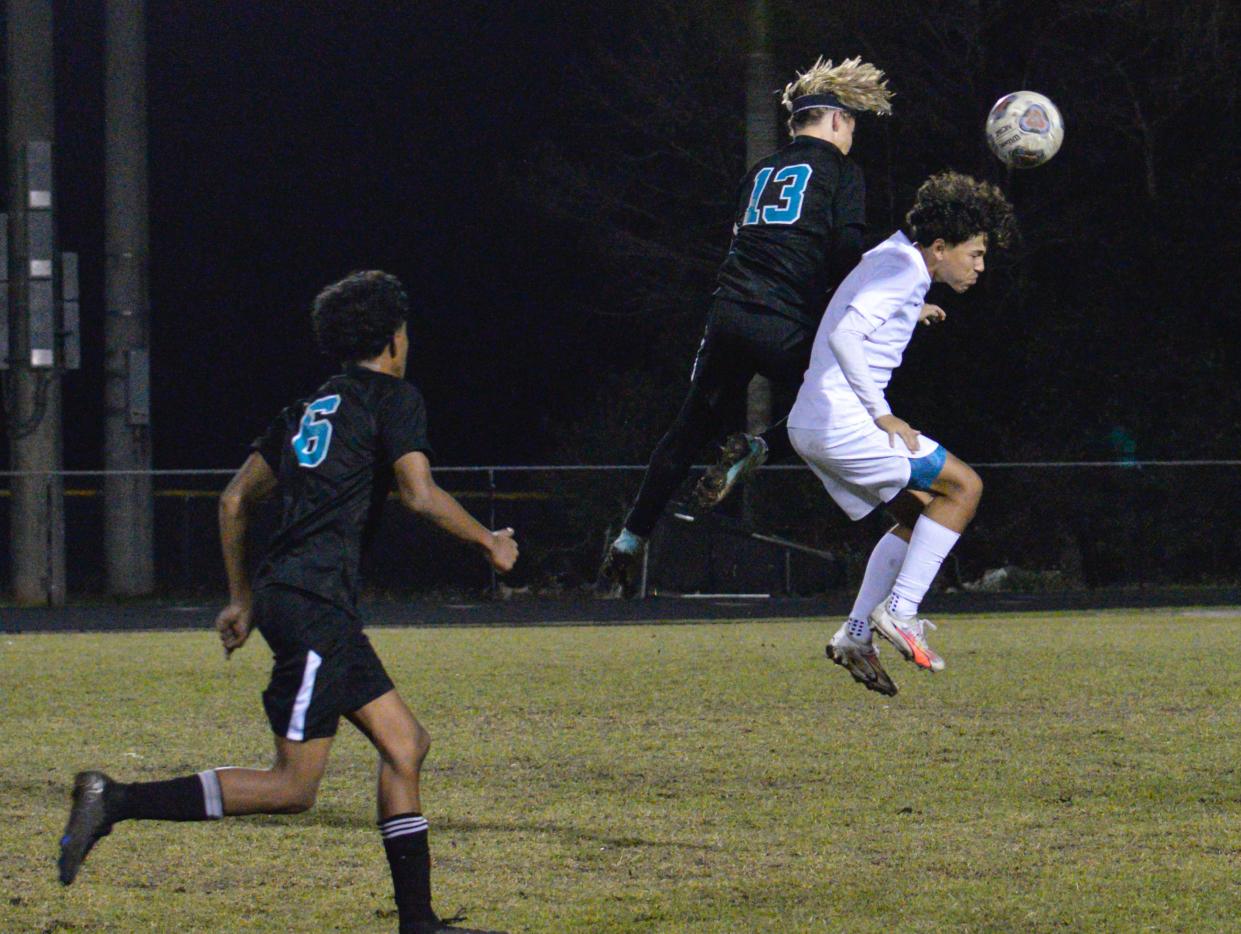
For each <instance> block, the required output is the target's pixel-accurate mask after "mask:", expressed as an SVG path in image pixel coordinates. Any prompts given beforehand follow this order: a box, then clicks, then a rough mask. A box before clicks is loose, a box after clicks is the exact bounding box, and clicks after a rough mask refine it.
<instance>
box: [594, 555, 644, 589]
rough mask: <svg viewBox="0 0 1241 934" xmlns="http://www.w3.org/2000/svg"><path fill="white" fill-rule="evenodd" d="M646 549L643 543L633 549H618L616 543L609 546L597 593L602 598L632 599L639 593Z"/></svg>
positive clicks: (601, 568) (600, 573)
mask: <svg viewBox="0 0 1241 934" xmlns="http://www.w3.org/2000/svg"><path fill="white" fill-rule="evenodd" d="M645 549H646V544H645V542H643V543H642V544H640V545H638V546H637V547H636V548H633V549H624V548H618V547H617V546H616V542H613V543H612V544H611V545H609V546H608V553H607V555H606V556H604V559H603V564H602V566H601V567H600V568H599V579H598V581H597V582H596V583H595V593H596V594H597V595H598V596H600V597H609V598H613V599H615V598H618V597H619V598H623V599H626V600H628V599H630V598H631V597H634V596H636V595H637V593H638V588H639V587H640V586H641V583H642V555H643V552H644V551H645Z"/></svg>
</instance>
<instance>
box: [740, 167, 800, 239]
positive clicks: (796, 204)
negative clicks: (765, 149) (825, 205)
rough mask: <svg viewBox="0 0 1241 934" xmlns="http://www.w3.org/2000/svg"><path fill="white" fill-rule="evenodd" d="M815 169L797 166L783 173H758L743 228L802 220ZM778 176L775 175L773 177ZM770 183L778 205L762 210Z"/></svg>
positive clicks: (775, 171)
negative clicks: (807, 189)
mask: <svg viewBox="0 0 1241 934" xmlns="http://www.w3.org/2000/svg"><path fill="white" fill-rule="evenodd" d="M813 171H814V170H813V169H811V168H810V166H808V165H806V164H805V163H804V162H803V163H799V164H797V165H786V166H785V167H784V168H782V169H780V170H778V171H777V170H776V169H773V168H772V167H771V166H766V167H764V168H761V169H759V170H758V174H757V175H755V176H754V190H753V191H752V192H750V205H749V207H747V208H746V211H745V220H744V221H742V226H748V225H750V224H757V223H760V222H761V223H764V224H795V223H797V221H798V219H799V218H800V217H801V205H802V201H803V200H805V197H806V186H807V185H808V184H809V182H810V176H811V175H812V174H813ZM773 172H774V173H775V174H774V175H773V174H772V173H773ZM768 182H771V185H772V189H773V190H774V191H775V194H776V198H777V203H775V204H767V205H764V206H763V207H761V208H760V207H759V203H760V202H761V201H762V200H763V191H764V189H765V188H766V187H767V183H768Z"/></svg>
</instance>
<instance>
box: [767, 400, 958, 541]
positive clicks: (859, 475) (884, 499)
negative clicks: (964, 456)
mask: <svg viewBox="0 0 1241 934" xmlns="http://www.w3.org/2000/svg"><path fill="white" fill-rule="evenodd" d="M789 440H790V441H792V442H793V449H794V450H795V451H796V452H797V453H798V454H800V455H801V459H802V460H804V461H805V462H806V463H807V464H809V465H810V469H811V470H813V471H814V473H815V476H817V477H818V478H819V479H820V480H821V481H823V487H824V489H826V490H827V492H828V493H829V494H830V495H831V497H832V499H834V500H835V501H836V505H838V506H839V507H840V508H841V509H843V510H844V511H845V512H846V513H847V514H848V516H849V518H850V519H853V520H854V521H857V520H858V519H862V518H865V517H866V516H868V515H870V513H871V512H873V511H874V509H875V507H876V506H882V505H883V504H885V503H890V502H892V500H893V499H895V498H896V496H897V494H898V493H900V492H901V490H904V489H914V490H929V489H930V487H931V484H932V483H934V482H935V479H936V478H937V477H938V476H939V472H940V471H941V470H942V469H943V466H944V459H945V458H946V457H947V456H948V452H947V451H945V450H944V448H943V447H942V446H941V445H940V444H939V443H938V442H937V441H933V440H932V439H930V438H928V437H926V435H919V436H918V450H917V452H916V453H915V452H912V451H910V450H909V448H908V447H906V446H905V442H904V441H902V440H901V439H900V438H899V437H898V438H897V439H896V446H895V447H893V446H892V445H891V444H889V442H888V433H887V432H886V431H884V430H883V429H881V428H880V427H879V426H878V425H875V424H874V423H873V422H872V423H869V424H863V425H859V426H858V427H857V428H856V429H849V430H846V431H830V432H829V431H822V430H819V429H817V428H790V429H789Z"/></svg>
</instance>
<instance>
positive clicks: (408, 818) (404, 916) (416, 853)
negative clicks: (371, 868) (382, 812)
mask: <svg viewBox="0 0 1241 934" xmlns="http://www.w3.org/2000/svg"><path fill="white" fill-rule="evenodd" d="M379 832H380V833H381V834H383V841H384V852H385V853H387V854H388V866H389V867H391V869H392V888H393V891H394V892H395V894H396V910H397V917H398V919H399V920H400V921H401V923H402V924H409V923H412V922H414V921H422V920H425V919H428V918H432V917H434V914H433V912H432V911H431V849H430V847H429V846H428V845H427V820H426V818H425V817H423V816H422V815H421V814H397V815H395V816H393V817H389V818H387V819H386V820H382V821H380V822H379Z"/></svg>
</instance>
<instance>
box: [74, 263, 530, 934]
mask: <svg viewBox="0 0 1241 934" xmlns="http://www.w3.org/2000/svg"><path fill="white" fill-rule="evenodd" d="M408 306H409V303H408V299H407V298H406V295H405V292H404V290H403V288H402V286H401V283H400V282H399V281H397V279H395V278H394V277H393V276H390V275H387V274H386V273H382V272H360V273H354V274H353V275H351V276H348V277H347V278H345V279H342V280H341V281H340V282H337V283H335V284H334V285H331V286H329V287H328V288H326V289H324V290H323V292H321V293H320V294H319V296H318V297H317V298H316V299H315V303H314V310H313V315H312V317H313V324H314V330H315V336H316V338H317V340H318V342H319V345H320V347H321V348H322V349H323V351H324V352H325V353H327V354H328V355H329V356H331V357H332V358H333V359H335V360H340V361H343V362H344V364H345V367H344V372H343V373H341V374H340V375H338V376H334V377H332V378H331V379H329V380H328V381H327V382H326V383H324V384H323V385H322V386H321V387H320V388H319V390H318V391H317V392H316V393H315V394H314V395H313V396H312V397H310V398H309V399H307V400H305V401H303V402H300V403H298V404H296V405H293V406H290V407H289V408H287V409H285V410H284V412H282V413H281V414H280V415H279V416H278V417H277V418H276V420H275V421H274V422H272V424H271V426H270V427H269V428H268V430H267V432H266V433H265V434H264V435H263V436H262V437H260V438H259V439H258V440H256V441H255V442H254V446H253V453H251V454H250V456H249V458H248V459H247V460H246V462H245V463H244V464H243V465H242V467H241V469H240V470H239V471H238V472H237V474H236V475H235V476H234V477H233V479H232V481H231V482H230V483H229V485H228V487H227V489H225V491H224V494H223V496H222V497H221V499H220V536H221V540H222V544H223V550H224V565H225V569H226V571H227V574H228V583H229V593H230V602H229V605H228V606H227V607H225V608H224V609H223V610H222V611H221V612H220V614H219V616H218V618H217V619H216V628H217V630H218V631H219V635H220V640H221V642H222V643H223V644H224V648H225V651H226V653H232V652H233V651H235V650H237V649H239V648H241V647H242V646H243V645H244V644H245V642H246V639H247V638H248V637H249V635H250V631H251V628H252V627H257V628H258V630H259V631H260V632H261V633H262V634H263V637H264V638H265V639H266V640H267V643H268V645H269V646H270V647H271V650H272V653H273V656H274V662H273V667H272V673H271V680H270V682H269V683H268V686H267V690H265V691H264V692H263V706H264V708H265V709H266V712H267V718H268V721H269V722H270V723H271V727H272V731H273V732H274V733H275V743H276V761H275V764H274V765H273V766H272V767H271V768H270V769H265V770H259V769H242V768H217V769H208V770H206V771H203V772H199V773H198V774H197V775H188V776H184V777H181V778H173V779H170V780H166V781H157V782H142V783H134V784H123V783H121V782H117V781H114V780H112V779H111V778H109V777H108V776H107V775H104V774H103V773H102V772H81V773H79V774H78V775H77V777H76V780H75V782H74V788H73V808H72V811H71V812H70V815H69V822H68V825H67V826H66V828H65V833H64V836H63V838H62V839H61V841H60V881H61V882H62V883H64V884H65V885H68V884H69V883H71V882H72V881H73V880H74V877H75V876H76V875H77V873H78V870H79V868H80V867H81V865H82V861H83V860H84V859H85V858H86V855H87V853H88V852H90V849H91V847H92V846H94V844H95V843H96V841H98V840H99V839H100V838H101V837H104V836H106V835H107V834H109V833H110V832H111V831H112V828H113V826H114V825H115V824H116V823H118V822H119V821H123V820H176V821H201V820H212V819H218V818H221V817H225V816H230V817H231V816H234V815H239V814H296V813H300V812H302V811H305V810H307V809H309V808H310V807H311V806H312V805H313V804H314V802H315V795H316V792H317V791H318V787H319V780H320V779H321V778H322V776H323V770H324V768H325V766H326V765H327V759H328V752H329V750H330V749H331V746H332V738H333V737H334V736H335V734H336V728H337V725H338V722H339V719H340V717H342V716H343V717H345V718H346V719H348V720H349V722H350V723H352V724H353V725H354V726H355V727H357V728H358V729H359V730H360V731H361V732H362V733H363V734H364V735H365V736H366V738H367V739H369V740H370V741H371V743H372V744H374V746H375V748H376V750H377V751H378V753H379V788H378V818H379V831H380V835H381V837H382V840H383V846H384V850H385V851H386V853H387V856H388V863H389V865H390V867H391V870H392V881H393V885H394V888H395V893H396V903H397V909H398V915H399V919H400V931H401V932H402V934H413V932H417V934H425V932H432V931H465V930H466V929H465V928H460V927H453V926H450V925H449V924H447V923H446V922H443V921H441V920H440V919H439V918H438V917H437V916H436V915H435V912H434V911H432V909H431V882H430V853H429V850H428V846H427V821H426V819H425V818H424V817H423V816H422V802H421V799H420V795H419V775H420V770H421V767H422V762H423V759H424V758H425V757H426V754H427V750H428V749H429V747H430V744H431V738H430V736H429V735H428V733H427V731H426V730H425V729H423V727H422V725H421V724H419V722H418V721H417V720H416V719H414V716H413V714H412V713H411V712H410V710H409V708H408V707H407V706H406V705H405V702H404V701H403V700H402V699H401V696H400V695H399V694H398V693H397V692H396V689H395V688H394V687H393V685H392V681H391V680H390V679H389V677H388V675H387V673H386V672H385V671H384V667H383V664H382V663H381V662H380V660H379V658H378V656H376V654H375V651H374V649H373V648H372V647H371V644H370V641H369V640H368V639H367V637H366V635H365V634H364V633H363V631H362V625H363V619H362V616H361V615H360V613H359V611H358V587H359V576H358V575H359V563H360V553H361V550H362V547H363V544H364V542H365V541H366V540H367V539H368V538H369V534H370V532H371V531H373V529H374V526H375V523H376V522H377V520H378V517H379V511H380V509H381V507H382V505H383V503H384V500H385V499H386V498H387V496H388V492H389V490H390V489H391V488H392V485H393V480H394V478H395V481H396V488H397V491H398V493H399V496H400V500H401V503H402V504H403V505H404V506H405V507H406V508H408V509H410V510H411V511H413V512H414V513H416V514H418V515H419V516H422V517H423V518H425V519H428V520H430V521H431V522H433V523H435V524H436V525H438V526H439V527H440V528H442V529H444V530H445V531H447V532H448V533H450V534H451V535H453V536H455V537H456V538H458V539H460V540H461V541H464V542H468V543H470V544H473V545H476V546H477V547H478V549H479V550H480V551H481V552H482V554H483V556H484V557H485V558H486V559H487V560H488V561H489V562H490V563H491V565H492V566H493V567H494V568H496V569H497V570H499V571H502V572H503V571H508V570H509V569H510V568H512V567H513V564H514V562H515V561H516V559H517V544H516V542H515V541H514V539H513V530H512V529H504V530H503V531H500V532H491V531H488V530H487V529H486V528H484V527H483V526H482V525H480V524H479V523H478V522H476V521H475V520H474V518H473V517H472V516H470V514H469V513H468V512H466V511H465V510H464V509H463V508H462V507H461V505H460V504H459V503H458V502H457V501H456V500H455V499H453V497H452V496H450V495H449V494H448V493H446V492H444V491H443V490H441V489H440V488H439V487H438V486H437V485H436V483H435V481H434V480H433V479H432V476H431V470H430V463H429V461H428V453H429V452H430V445H429V443H428V441H427V421H426V410H425V408H424V406H423V401H422V396H421V395H420V394H419V392H418V390H417V389H415V388H414V387H413V385H411V384H410V383H408V382H406V381H405V379H404V376H405V365H406V359H407V355H408V352H409V337H408V333H407V325H406V318H407V317H408ZM276 491H279V493H280V498H281V507H282V514H283V519H282V522H281V526H280V530H279V531H278V532H277V533H276V536H275V538H274V539H273V540H272V543H271V546H270V548H269V550H268V552H267V555H266V557H265V559H264V560H263V562H262V565H261V566H260V568H259V571H258V573H257V575H256V577H255V580H254V583H253V586H252V585H251V581H250V579H249V573H248V571H247V562H246V548H245V540H246V529H247V525H248V522H249V515H250V513H251V511H252V509H253V507H254V506H255V505H256V504H257V503H259V502H260V501H262V500H264V499H266V498H267V497H268V496H270V495H271V494H272V493H274V492H276Z"/></svg>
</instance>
